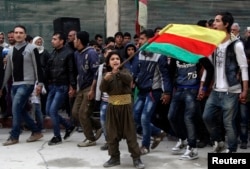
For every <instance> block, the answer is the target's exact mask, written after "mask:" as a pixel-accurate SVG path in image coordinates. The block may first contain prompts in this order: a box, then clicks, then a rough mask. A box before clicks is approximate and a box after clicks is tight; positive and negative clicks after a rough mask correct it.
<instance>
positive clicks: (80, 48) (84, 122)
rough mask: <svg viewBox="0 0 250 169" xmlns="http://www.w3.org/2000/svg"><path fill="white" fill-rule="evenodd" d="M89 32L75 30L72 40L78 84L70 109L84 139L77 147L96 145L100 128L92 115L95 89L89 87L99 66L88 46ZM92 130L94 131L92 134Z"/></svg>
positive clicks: (97, 59) (93, 52)
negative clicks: (77, 121) (74, 36)
mask: <svg viewBox="0 0 250 169" xmlns="http://www.w3.org/2000/svg"><path fill="white" fill-rule="evenodd" d="M88 43H89V33H88V32H86V31H80V32H77V34H76V38H75V40H74V46H75V48H76V52H75V62H76V65H77V72H78V86H79V91H78V92H77V95H76V99H75V102H74V105H73V109H72V115H73V118H74V119H76V120H79V121H80V124H81V126H82V128H83V133H84V135H85V137H86V139H85V140H84V141H83V142H81V143H79V144H77V146H78V147H88V146H94V145H96V140H97V139H99V138H100V136H101V133H102V129H101V124H100V121H99V120H96V119H94V118H93V117H92V115H93V110H94V104H95V98H94V96H95V89H94V88H92V87H91V84H92V82H93V80H94V75H95V73H96V71H97V69H98V66H99V57H98V54H97V52H96V50H95V49H94V48H93V47H90V46H88ZM93 130H95V131H96V134H95V135H94V133H93Z"/></svg>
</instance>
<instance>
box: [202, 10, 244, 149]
mask: <svg viewBox="0 0 250 169" xmlns="http://www.w3.org/2000/svg"><path fill="white" fill-rule="evenodd" d="M233 22H234V18H233V16H232V14H231V13H229V12H220V13H218V14H217V15H216V16H215V20H214V23H213V28H214V29H217V30H220V31H224V32H225V33H226V38H225V39H224V40H223V41H222V43H221V44H220V45H219V46H218V48H217V49H216V50H215V52H214V54H213V55H212V56H211V58H210V59H211V60H212V61H213V63H214V68H215V71H214V72H215V74H214V85H213V89H212V91H211V93H210V95H209V97H208V100H207V102H206V105H205V109H204V113H203V120H204V122H205V124H206V127H207V129H208V131H209V132H210V136H211V139H212V140H213V141H214V146H213V152H215V153H219V152H222V151H223V150H224V149H225V143H224V134H223V132H222V130H221V127H220V126H221V125H218V124H217V120H216V119H217V118H218V115H219V116H221V117H222V119H223V120H222V121H223V125H224V128H225V130H226V134H227V142H228V147H227V150H226V152H227V153H232V152H236V151H237V146H238V141H237V129H236V114H237V112H238V107H239V102H241V103H243V104H245V103H246V101H247V100H246V97H247V91H248V65H247V60H246V55H245V52H244V46H243V43H242V42H241V41H240V40H238V39H232V38H231V34H230V33H231V26H232V24H233ZM239 77H241V78H239ZM241 83H242V84H241ZM218 113H219V114H218Z"/></svg>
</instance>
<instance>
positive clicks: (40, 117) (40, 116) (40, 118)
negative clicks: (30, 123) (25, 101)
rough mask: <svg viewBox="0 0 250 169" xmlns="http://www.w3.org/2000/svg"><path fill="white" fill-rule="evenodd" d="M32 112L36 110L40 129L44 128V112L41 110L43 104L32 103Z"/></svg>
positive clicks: (35, 113) (36, 118)
mask: <svg viewBox="0 0 250 169" xmlns="http://www.w3.org/2000/svg"><path fill="white" fill-rule="evenodd" d="M32 112H34V115H35V120H36V124H37V127H38V129H39V130H42V129H43V113H42V110H41V104H39V103H32Z"/></svg>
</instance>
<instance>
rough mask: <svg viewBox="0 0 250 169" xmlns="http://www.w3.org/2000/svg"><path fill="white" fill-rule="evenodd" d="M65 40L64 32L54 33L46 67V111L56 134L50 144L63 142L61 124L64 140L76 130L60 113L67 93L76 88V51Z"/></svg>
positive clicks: (69, 93)
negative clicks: (66, 45)
mask: <svg viewBox="0 0 250 169" xmlns="http://www.w3.org/2000/svg"><path fill="white" fill-rule="evenodd" d="M65 42H66V36H65V35H64V33H62V32H55V33H54V34H53V36H52V40H51V43H52V46H53V47H54V50H53V52H52V53H51V57H50V59H49V60H48V64H47V68H46V74H47V80H48V89H49V93H48V96H47V102H46V113H48V114H49V115H50V117H51V120H52V124H53V132H54V136H53V138H52V139H51V140H50V141H49V142H48V145H56V144H60V143H62V138H61V133H60V124H61V125H63V126H64V127H65V129H66V131H65V135H64V137H63V138H64V140H66V139H68V138H69V137H70V136H71V134H72V133H73V132H74V131H75V126H74V125H73V124H72V123H71V122H70V121H68V120H66V119H64V118H63V117H62V116H61V115H60V114H59V113H58V110H59V109H60V108H61V106H62V105H63V103H64V102H65V100H66V97H67V95H69V96H70V97H71V96H73V95H74V93H75V90H76V74H75V69H74V67H75V62H74V53H73V51H72V50H71V49H69V48H68V47H65V46H64V45H65Z"/></svg>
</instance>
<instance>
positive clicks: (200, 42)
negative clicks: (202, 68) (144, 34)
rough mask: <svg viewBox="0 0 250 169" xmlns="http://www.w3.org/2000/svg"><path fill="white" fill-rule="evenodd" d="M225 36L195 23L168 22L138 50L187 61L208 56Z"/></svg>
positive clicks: (194, 60) (223, 33)
mask: <svg viewBox="0 0 250 169" xmlns="http://www.w3.org/2000/svg"><path fill="white" fill-rule="evenodd" d="M225 37H226V33H225V32H223V31H218V30H214V29H209V28H205V27H201V26H197V25H185V24H169V25H167V26H166V27H165V28H163V29H162V30H161V31H160V32H159V34H157V35H155V36H154V37H153V38H151V39H149V40H148V42H147V43H146V44H144V45H143V46H142V47H141V49H140V50H145V51H150V52H153V53H160V54H163V55H166V56H170V57H173V58H176V59H178V60H182V61H184V62H187V63H194V64H195V63H198V61H199V59H200V58H202V57H208V56H209V55H211V54H212V53H213V51H214V50H215V48H216V47H217V46H218V45H219V44H220V43H221V42H222V40H223V39H224V38H225Z"/></svg>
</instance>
